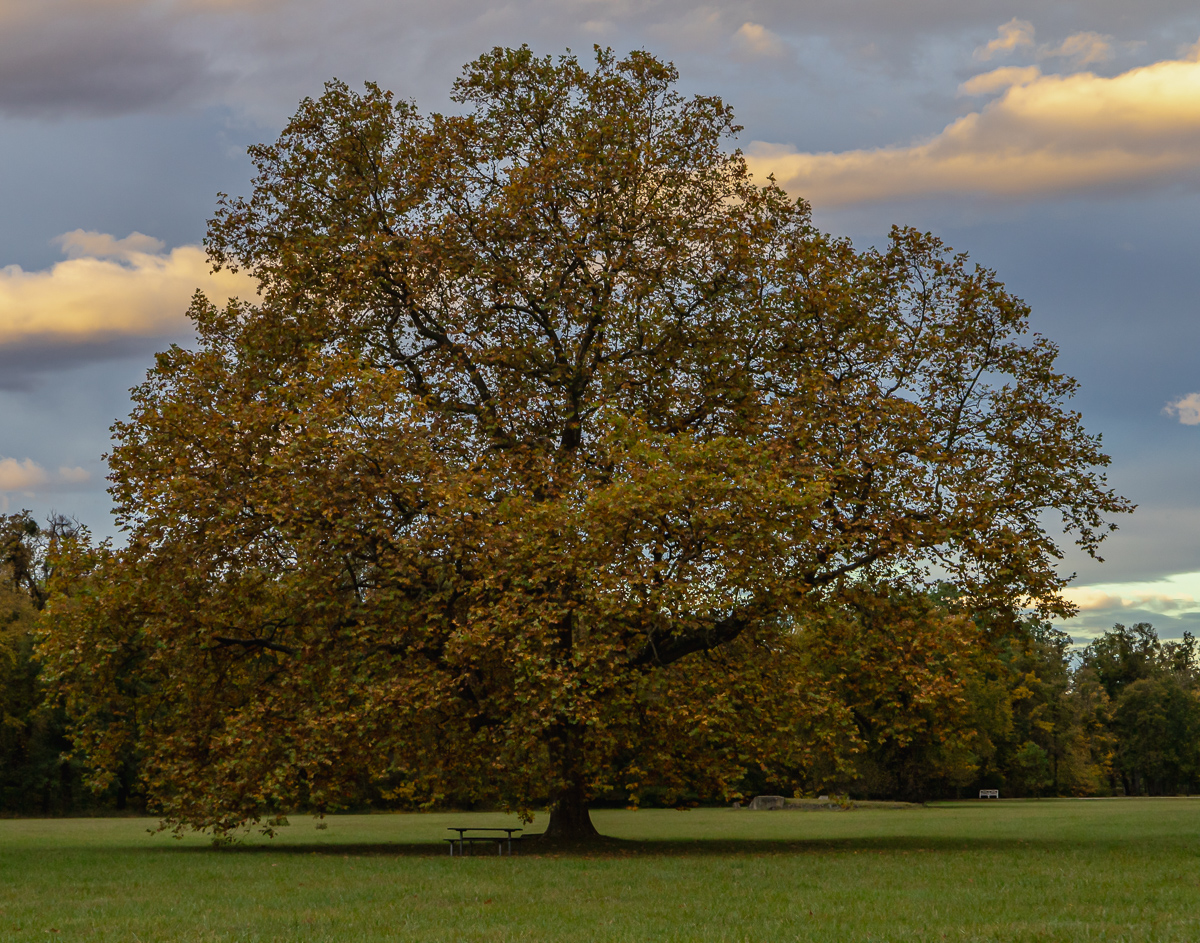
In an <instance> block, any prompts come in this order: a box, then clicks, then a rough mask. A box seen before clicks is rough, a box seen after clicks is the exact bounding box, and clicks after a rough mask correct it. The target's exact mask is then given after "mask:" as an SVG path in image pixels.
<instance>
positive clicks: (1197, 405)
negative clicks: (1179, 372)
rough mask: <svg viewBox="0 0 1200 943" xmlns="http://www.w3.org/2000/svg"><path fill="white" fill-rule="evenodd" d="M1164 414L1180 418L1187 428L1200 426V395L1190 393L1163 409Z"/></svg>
mask: <svg viewBox="0 0 1200 943" xmlns="http://www.w3.org/2000/svg"><path fill="white" fill-rule="evenodd" d="M1163 412H1164V413H1167V414H1168V415H1170V416H1178V417H1179V421H1180V422H1181V423H1183V424H1184V425H1185V426H1200V393H1188V394H1187V396H1181V397H1179V399H1177V400H1172V401H1171V402H1169V403H1167V405H1166V406H1165V407H1163Z"/></svg>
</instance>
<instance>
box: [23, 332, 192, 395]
mask: <svg viewBox="0 0 1200 943" xmlns="http://www.w3.org/2000/svg"><path fill="white" fill-rule="evenodd" d="M189 339H190V335H187V336H184V335H174V336H162V337H138V336H133V335H114V336H111V337H106V338H99V339H90V340H87V341H82V342H79V341H75V342H64V341H63V339H62V338H61V337H46V338H35V339H31V340H29V341H24V342H22V343H19V344H3V345H0V391H4V392H16V393H36V392H38V391H39V390H40V389H41V388H44V387H45V385H46V384H53V383H57V382H60V380H61V376H62V374H63V373H64V372H66V371H72V370H78V369H80V368H82V367H92V366H101V367H102V366H103V365H104V364H106V363H112V362H114V361H130V360H134V361H140V362H143V363H145V364H147V365H150V364H151V363H153V360H154V354H155V353H156V352H157V351H160V350H165V349H166V348H167V347H169V346H170V345H171V344H172V343H187V342H188V341H189Z"/></svg>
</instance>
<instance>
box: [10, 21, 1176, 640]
mask: <svg viewBox="0 0 1200 943" xmlns="http://www.w3.org/2000/svg"><path fill="white" fill-rule="evenodd" d="M521 43H528V44H529V45H530V46H531V47H533V49H534V50H535V51H537V52H538V53H541V54H547V53H560V52H563V51H564V50H566V49H571V50H573V51H575V52H577V53H580V54H581V55H587V54H589V53H590V50H591V48H592V46H593V45H595V44H600V45H602V46H611V47H612V48H613V49H614V50H616V51H617V52H618V53H621V52H627V51H629V50H631V49H646V50H648V51H650V52H652V53H653V54H655V55H657V56H659V57H661V58H664V59H669V60H671V61H673V62H674V63H675V64H676V65H677V66H678V68H679V70H680V73H681V86H682V88H683V90H684V91H685V92H688V93H699V94H709V95H719V96H721V97H722V98H723V99H725V101H727V102H728V103H729V104H731V105H732V106H733V107H734V109H735V112H736V114H737V115H738V119H739V122H740V124H742V125H743V127H744V130H743V132H742V134H741V137H740V138H739V141H738V146H740V147H741V148H742V149H743V150H744V152H745V153H746V155H747V158H748V161H749V164H750V167H751V169H752V170H753V171H754V172H755V173H756V174H757V175H760V176H765V175H766V174H768V173H774V174H775V175H776V177H777V179H778V180H779V182H780V183H781V184H783V185H784V186H785V187H786V188H787V189H788V191H789V192H790V193H792V194H793V195H794V196H797V197H804V198H805V199H807V200H809V201H810V202H811V204H812V206H813V210H814V216H815V219H816V221H817V223H818V224H819V225H820V226H821V227H822V228H824V229H826V230H827V231H830V232H832V233H835V234H837V235H844V236H849V237H851V238H852V239H853V240H854V241H855V244H856V245H859V246H860V247H866V246H870V245H876V244H881V243H882V241H883V239H885V237H886V234H887V232H888V229H889V227H890V226H891V225H892V224H895V223H898V224H903V225H913V226H917V227H919V228H921V229H923V230H928V231H931V232H933V233H935V234H937V235H938V236H940V237H941V238H942V239H944V240H945V241H946V242H947V243H949V244H950V245H952V246H954V247H955V248H956V249H959V250H962V251H966V252H968V253H969V254H970V256H971V258H972V259H973V260H974V261H975V262H978V263H980V264H982V265H984V266H986V267H988V268H991V269H994V270H995V271H996V272H997V274H998V275H999V277H1000V278H1001V279H1002V280H1003V281H1004V282H1005V283H1006V284H1007V286H1008V287H1009V289H1010V290H1011V291H1012V292H1013V293H1015V294H1016V295H1018V296H1020V297H1022V298H1023V299H1025V300H1026V301H1027V302H1028V303H1029V304H1030V305H1031V306H1032V310H1033V314H1032V326H1033V329H1034V330H1035V331H1037V332H1039V333H1041V334H1044V335H1046V336H1048V337H1049V338H1051V339H1052V340H1054V341H1055V342H1056V343H1057V344H1058V345H1059V347H1060V349H1061V356H1060V364H1061V366H1062V368H1063V369H1064V370H1065V371H1066V372H1067V373H1069V374H1071V375H1072V376H1074V377H1076V378H1077V379H1078V380H1079V382H1080V391H1079V394H1078V395H1077V397H1076V399H1075V400H1074V402H1073V406H1074V408H1076V409H1078V410H1079V411H1080V412H1081V413H1082V415H1083V417H1084V420H1085V424H1086V426H1087V428H1088V429H1089V430H1090V431H1092V432H1095V433H1098V434H1100V435H1102V436H1103V442H1104V446H1105V448H1106V450H1107V451H1108V453H1109V454H1110V455H1111V456H1112V465H1111V467H1110V469H1109V480H1110V482H1111V483H1112V485H1113V486H1114V487H1115V488H1116V489H1117V490H1118V491H1119V492H1120V493H1122V494H1124V495H1125V496H1126V497H1128V498H1130V499H1131V500H1133V501H1135V502H1136V503H1137V504H1138V510H1137V511H1136V512H1135V513H1134V514H1133V515H1131V516H1127V517H1124V518H1123V519H1121V520H1120V521H1119V524H1120V530H1119V531H1118V532H1117V533H1116V534H1115V535H1113V536H1112V537H1111V538H1110V539H1109V540H1108V541H1107V542H1106V543H1105V545H1104V548H1103V556H1104V558H1105V561H1104V562H1103V563H1100V562H1097V561H1094V560H1091V559H1089V558H1087V557H1085V556H1081V555H1079V554H1076V553H1073V552H1070V551H1068V553H1067V554H1066V556H1065V558H1064V560H1063V563H1062V566H1063V571H1064V573H1068V574H1069V573H1075V574H1076V578H1075V581H1074V583H1073V584H1072V588H1071V589H1070V590H1069V595H1070V596H1071V598H1072V599H1073V600H1074V601H1075V602H1076V603H1077V604H1078V605H1079V607H1080V615H1079V617H1077V618H1076V619H1074V620H1071V621H1070V622H1069V623H1068V624H1067V626H1066V627H1067V628H1068V629H1069V630H1070V631H1071V632H1072V633H1073V634H1074V635H1075V636H1076V637H1077V638H1080V639H1083V638H1086V637H1088V636H1090V635H1094V634H1096V633H1098V632H1101V631H1103V630H1104V629H1106V628H1108V627H1111V625H1112V624H1113V623H1115V622H1123V623H1126V624H1130V623H1134V622H1139V621H1148V622H1152V623H1153V624H1154V625H1155V626H1156V627H1157V628H1158V629H1159V632H1160V634H1161V635H1163V636H1165V637H1177V636H1179V635H1180V634H1181V633H1182V632H1183V631H1185V630H1189V629H1190V630H1192V631H1200V629H1198V626H1200V488H1198V487H1197V485H1198V483H1200V482H1198V477H1200V463H1198V461H1197V459H1198V458H1200V364H1198V360H1197V352H1198V350H1200V318H1198V317H1197V314H1198V311H1197V307H1198V305H1200V6H1197V5H1196V4H1195V3H1194V2H1183V0H1141V2H1139V3H1136V4H1134V3H1130V2H1129V0H1120V2H1118V0H1090V2H1087V3H1084V2H1062V0H1039V2H1036V3H1035V2H1032V0H1023V2H996V0H746V2H725V3H708V4H697V3H688V2H683V0H651V2H640V3H639V2H634V0H508V2H497V3H490V2H482V0H475V2H472V0H441V2H439V3H436V4H434V3H428V2H411V0H336V2H335V0H0V168H2V169H3V173H0V511H8V512H10V513H11V512H12V511H16V510H19V509H22V508H29V509H31V510H32V511H34V512H35V513H36V514H37V515H39V516H44V515H46V514H48V513H49V512H51V511H57V512H61V513H65V514H68V515H73V516H75V517H77V518H78V519H79V520H80V521H82V522H83V523H85V524H87V525H88V526H89V527H90V528H91V529H92V531H93V532H94V533H95V534H97V535H99V536H101V537H104V536H110V535H113V534H115V530H114V526H113V524H112V522H111V518H110V502H109V499H108V496H107V493H106V491H105V486H106V482H105V474H106V472H105V465H104V460H103V455H104V453H105V451H106V450H107V448H108V442H109V435H110V432H109V429H110V426H111V425H112V423H113V422H114V421H116V420H117V419H119V418H122V417H124V416H125V415H126V414H127V413H128V409H129V397H128V390H129V388H130V387H131V386H133V385H134V384H136V383H138V382H139V381H140V380H141V379H142V378H143V377H144V375H145V371H146V370H147V368H148V367H149V366H150V365H151V364H152V363H153V356H154V352H155V351H157V350H161V349H164V348H165V347H167V346H168V345H169V344H171V343H175V342H177V343H184V344H187V343H188V342H189V338H190V335H189V332H188V325H187V321H186V319H185V318H184V316H183V313H184V311H185V310H186V308H187V304H188V299H189V297H190V296H191V294H192V292H193V291H195V290H196V289H197V288H202V289H203V290H204V291H205V292H207V293H209V294H210V296H212V297H214V298H217V299H224V298H226V297H229V296H230V295H234V294H241V295H243V296H245V297H249V296H252V294H253V288H252V286H251V285H250V284H249V283H248V282H246V281H245V280H244V279H243V278H241V277H239V276H236V275H231V274H229V273H222V274H220V275H218V276H214V275H212V274H211V273H210V272H209V267H208V265H207V263H206V261H205V257H204V252H203V249H202V248H201V246H200V242H201V240H202V238H203V236H204V231H205V226H206V222H207V220H208V218H209V217H210V216H211V215H212V212H213V210H214V208H215V205H216V198H217V194H218V192H227V193H231V194H246V193H248V192H249V188H250V180H251V176H252V167H251V165H250V163H249V160H248V158H247V157H246V153H245V151H246V147H247V146H248V145H250V144H253V143H257V142H263V141H270V140H273V139H274V138H275V137H276V136H277V134H278V132H279V130H280V129H281V128H282V126H283V124H284V122H285V121H286V120H287V118H288V117H289V115H290V114H291V113H292V112H294V110H295V108H296V105H297V103H298V102H299V101H300V99H302V98H303V97H305V96H309V95H318V94H320V92H321V89H322V84H323V82H325V81H326V80H328V79H331V78H334V77H337V78H339V79H342V80H345V81H347V82H350V83H352V84H358V83H361V82H362V81H365V80H372V81H377V82H379V83H380V84H381V85H383V86H384V87H386V88H389V89H391V90H393V91H394V92H395V93H396V94H397V95H398V96H400V97H403V98H408V99H412V100H414V101H415V102H416V103H417V104H418V106H419V107H421V108H422V109H423V110H426V111H433V110H443V109H448V108H450V107H451V103H450V102H449V99H448V92H449V88H450V84H451V82H452V81H453V79H454V77H455V76H456V75H457V74H458V72H459V70H460V69H461V67H462V65H463V64H464V63H466V62H467V61H469V60H471V59H473V58H475V57H476V56H478V55H479V54H480V53H481V52H484V51H486V50H488V49H490V48H492V47H493V46H497V45H507V46H515V45H520V44H521Z"/></svg>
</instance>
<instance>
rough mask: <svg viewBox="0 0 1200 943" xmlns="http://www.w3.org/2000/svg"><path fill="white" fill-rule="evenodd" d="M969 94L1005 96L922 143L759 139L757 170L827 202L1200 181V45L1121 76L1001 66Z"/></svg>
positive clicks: (754, 156) (753, 157) (753, 158)
mask: <svg viewBox="0 0 1200 943" xmlns="http://www.w3.org/2000/svg"><path fill="white" fill-rule="evenodd" d="M976 80H978V83H977V84H973V83H976ZM1009 83H1011V84H1009ZM963 87H964V88H965V89H966V90H968V91H970V90H972V89H975V90H978V91H982V90H984V89H989V88H990V89H994V90H995V91H1001V90H1003V94H1002V95H1001V96H1000V97H999V98H997V99H995V100H994V101H992V102H990V103H988V104H987V105H986V106H985V107H984V108H983V109H981V110H980V111H976V112H972V113H971V114H968V115H965V116H963V117H961V118H959V119H958V120H957V121H954V122H953V123H952V124H950V125H948V126H947V127H946V128H945V129H944V130H943V131H942V132H941V133H940V134H938V135H936V136H934V137H933V138H932V139H930V140H928V141H925V142H924V143H920V144H916V145H913V146H910V147H883V148H876V149H872V150H854V151H843V152H840V153H819V154H812V153H799V152H796V151H794V150H792V149H790V148H788V147H784V146H780V145H771V144H766V143H762V142H754V143H753V144H752V145H751V146H750V147H749V148H748V155H747V158H748V163H749V165H750V168H751V170H752V171H753V172H754V173H756V174H758V175H760V176H765V175H766V174H767V173H774V174H775V175H776V177H777V178H778V180H779V182H780V183H781V185H783V186H784V187H786V188H787V189H788V190H790V191H791V192H793V193H795V194H796V195H798V196H804V197H805V198H807V199H810V200H812V201H813V202H815V203H817V204H818V205H821V206H834V205H839V204H850V203H863V202H871V201H882V200H895V199H907V198H914V197H922V196H930V195H936V194H963V193H978V194H984V195H990V196H1005V197H1032V196H1036V195H1043V194H1057V193H1068V192H1073V191H1079V190H1084V189H1090V188H1105V189H1108V190H1110V191H1112V190H1116V189H1120V188H1128V187H1135V186H1145V185H1148V184H1155V183H1176V182H1181V181H1194V180H1196V179H1197V176H1198V174H1197V171H1198V170H1200V54H1198V53H1197V49H1195V48H1194V49H1193V50H1192V53H1191V54H1190V56H1189V58H1187V59H1180V60H1166V61H1162V62H1156V63H1154V64H1152V65H1148V66H1144V67H1141V68H1136V69H1131V70H1130V71H1128V72H1124V73H1121V74H1120V75H1116V76H1114V77H1112V78H1106V77H1103V76H1098V75H1094V74H1093V73H1091V72H1080V73H1075V74H1072V75H1040V74H1039V75H1037V76H1034V75H1033V73H1030V72H1027V71H1025V70H1022V69H1017V70H1012V71H1007V70H996V71H994V72H990V73H987V74H986V75H984V76H977V77H976V79H972V80H970V81H968V82H965V83H963Z"/></svg>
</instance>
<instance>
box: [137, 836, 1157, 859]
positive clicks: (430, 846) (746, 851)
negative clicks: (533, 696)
mask: <svg viewBox="0 0 1200 943" xmlns="http://www.w3.org/2000/svg"><path fill="white" fill-rule="evenodd" d="M1126 845H1128V846H1130V847H1143V846H1144V843H1143V842H1139V841H1135V840H1134V839H1129V840H1127V841H1126V840H1113V839H1105V840H1099V841H1094V842H1080V841H1072V840H1067V839H1017V838H986V839H972V840H964V839H962V838H914V837H911V836H899V837H880V838H842V839H803V840H797V839H786V840H773V839H703V838H700V839H676V840H657V841H655V840H645V841H644V840H637V839H624V838H607V837H605V838H601V839H599V840H597V841H588V842H540V841H538V839H537V837H536V836H535V837H533V838H532V839H526V840H525V841H523V842H522V843H520V844H515V843H514V847H513V857H523V858H642V857H649V858H653V857H674V858H681V857H737V856H743V857H763V856H769V855H805V854H818V853H825V854H827V853H831V852H832V853H843V854H844V853H877V854H903V855H907V854H921V853H930V854H946V853H955V852H957V853H965V854H978V853H981V852H982V853H988V852H996V853H1003V854H1012V853H1021V852H1065V851H1079V850H1082V849H1084V848H1092V849H1095V848H1099V847H1103V848H1104V849H1106V850H1116V849H1117V848H1120V847H1122V846H1126ZM145 851H147V852H150V851H152V849H145ZM153 851H154V852H157V853H160V854H161V853H167V854H185V855H285V856H288V855H318V856H323V857H330V858H337V857H349V856H354V857H394V858H402V857H419V858H434V857H441V858H446V857H449V852H448V849H447V847H446V846H445V845H437V844H434V843H433V842H421V843H400V842H388V843H386V844H351V843H347V844H286V845H282V844H281V845H267V844H254V845H244V844H231V845H215V846H212V845H210V846H203V847H197V846H194V845H193V846H187V847H181V848H169V849H164V848H158V849H153ZM468 857H472V858H497V857H504V858H506V857H507V855H505V856H499V855H497V854H495V852H494V851H492V850H490V849H489V850H486V851H485V850H484V849H483V848H476V849H475V850H474V851H472V852H471V853H470V854H469V855H468Z"/></svg>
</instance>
